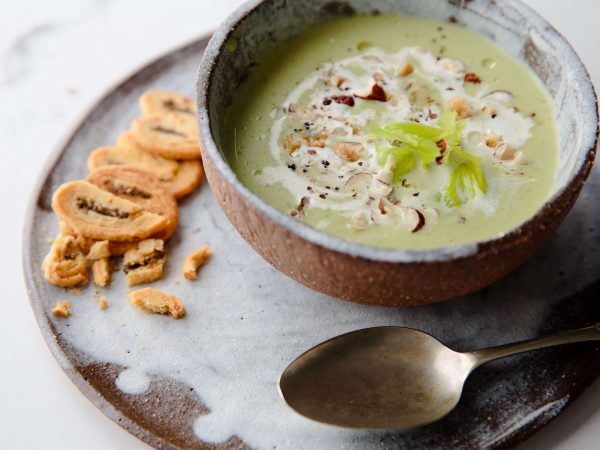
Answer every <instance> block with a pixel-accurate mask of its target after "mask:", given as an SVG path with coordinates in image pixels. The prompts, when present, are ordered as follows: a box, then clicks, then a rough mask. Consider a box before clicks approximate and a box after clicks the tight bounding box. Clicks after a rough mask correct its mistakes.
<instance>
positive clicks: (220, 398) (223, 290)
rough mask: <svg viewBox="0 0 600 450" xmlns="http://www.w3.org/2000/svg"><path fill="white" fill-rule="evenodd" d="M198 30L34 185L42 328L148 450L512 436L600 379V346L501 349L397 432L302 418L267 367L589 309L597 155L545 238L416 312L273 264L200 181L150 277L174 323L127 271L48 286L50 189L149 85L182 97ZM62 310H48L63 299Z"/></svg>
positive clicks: (69, 370)
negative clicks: (135, 298)
mask: <svg viewBox="0 0 600 450" xmlns="http://www.w3.org/2000/svg"><path fill="white" fill-rule="evenodd" d="M206 43H207V39H206V38H204V39H200V40H198V41H197V42H194V43H192V44H190V45H187V46H186V47H183V48H181V49H178V50H176V51H173V52H172V53H170V54H168V55H167V56H164V57H162V58H160V59H159V60H157V61H155V62H154V63H152V64H150V65H148V66H146V67H144V68H143V69H141V70H140V71H139V72H138V73H136V74H135V75H133V76H132V77H131V78H129V79H127V80H126V81H125V82H123V83H122V84H120V85H118V86H117V87H116V88H115V89H113V90H112V91H111V92H109V93H108V94H107V95H106V96H105V97H104V98H103V99H101V100H100V101H99V102H98V103H97V104H96V105H95V107H94V108H93V109H92V110H91V111H90V112H89V114H87V115H86V116H85V117H84V118H83V120H82V122H81V123H80V125H79V126H78V127H77V128H76V129H75V130H74V132H73V133H72V134H71V135H70V136H68V138H67V140H66V141H65V143H64V144H63V145H62V146H61V147H60V149H59V150H58V152H57V154H56V155H55V157H54V158H53V160H52V161H51V162H50V164H49V165H48V169H47V171H46V173H44V174H43V175H42V176H41V180H40V185H39V188H38V190H37V191H36V192H34V193H33V200H32V203H31V208H30V211H29V215H28V217H27V222H26V227H25V238H24V249H23V253H24V270H25V278H26V280H27V285H28V288H29V295H30V298H31V305H32V308H33V311H34V313H35V316H36V318H37V320H38V322H39V325H40V328H41V330H42V333H43V335H44V337H45V339H46V341H47V342H48V345H49V346H50V349H51V350H52V352H53V354H54V356H55V357H56V359H57V360H58V362H59V364H60V365H61V366H62V368H63V369H64V370H65V372H66V374H67V375H68V376H69V377H70V378H71V380H72V381H73V382H74V383H75V384H76V385H77V386H78V387H79V389H80V390H81V391H82V393H83V394H84V395H86V396H87V397H88V398H89V399H90V400H91V401H92V402H93V403H94V404H95V405H96V406H97V407H98V408H100V409H101V410H102V411H103V412H104V413H105V414H106V415H108V416H109V417H110V418H111V419H113V420H114V421H116V422H118V423H119V424H120V425H121V426H123V427H124V428H125V429H127V430H129V431H130V432H131V433H133V434H135V435H136V436H137V437H139V438H140V439H142V440H143V441H145V442H147V443H148V444H150V445H152V446H155V447H158V448H178V447H185V448H246V447H249V448H257V449H272V448H278V449H314V448H357V449H371V448H378V449H379V448H419V449H428V448H430V449H433V448H435V449H475V448H507V447H512V446H514V445H516V444H517V443H519V442H520V441H522V440H523V439H525V438H526V437H527V436H529V435H531V434H532V433H533V432H535V430H537V429H539V428H540V427H541V426H543V425H545V424H546V423H548V422H549V421H550V420H551V419H552V418H553V417H555V416H556V415H557V414H558V413H560V412H561V411H562V410H563V409H564V408H565V407H566V406H567V405H569V404H570V403H571V402H573V401H574V400H575V399H576V398H577V397H578V396H579V395H580V394H581V393H582V392H583V391H584V390H585V389H586V387H588V386H589V385H590V384H591V383H592V382H593V381H594V380H595V378H596V377H597V376H598V373H599V370H600V352H598V351H597V350H598V348H597V344H593V343H588V344H580V345H575V346H570V347H568V348H566V347H563V348H556V349H549V350H544V351H539V352H536V353H531V354H526V355H522V356H519V357H514V358H510V359H506V360H503V361H498V362H496V363H492V364H489V365H487V366H485V367H483V368H481V369H479V370H477V371H476V372H475V373H474V374H473V376H472V377H471V378H470V379H469V381H468V383H467V385H466V388H465V391H464V396H463V398H462V400H461V402H460V404H459V406H458V407H457V408H456V410H454V411H453V412H452V413H451V414H450V415H448V416H447V417H445V418H444V419H443V420H442V421H440V422H438V423H436V424H433V425H429V426H427V427H423V428H420V429H416V430H412V431H406V432H393V431H388V432H367V431H364V432H361V431H350V430H343V429H337V428H332V427H328V426H323V425H319V424H316V423H312V422H310V421H308V420H305V419H304V418H302V417H300V416H297V415H296V414H295V413H294V412H292V411H291V410H289V409H288V408H287V407H286V406H285V405H284V403H283V401H282V400H280V399H279V397H278V393H277V388H276V384H277V379H278V377H279V374H280V373H281V371H282V370H283V369H284V368H285V367H286V365H287V364H288V363H289V362H290V361H292V360H293V359H294V358H295V357H296V356H297V355H298V354H299V353H301V352H302V351H304V350H306V349H308V348H309V347H311V346H312V345H314V344H316V343H318V342H321V341H323V340H325V339H327V338H330V337H333V336H335V335H338V334H341V333H344V332H348V331H351V330H354V329H358V328H364V327H369V326H379V325H401V326H408V327H413V328H418V329H422V330H424V331H426V332H429V333H431V334H433V335H434V336H437V337H438V338H439V339H440V340H441V341H443V342H444V343H446V344H448V345H450V346H451V347H453V348H454V349H457V350H469V349H472V348H476V347H484V346H491V345H497V344H501V343H505V342H510V341H514V340H517V339H525V338H531V337H534V336H538V335H541V334H546V333H551V332H554V331H558V330H564V329H568V328H575V327H581V326H585V325H589V324H591V323H592V322H594V321H596V320H598V319H599V318H600V302H598V298H599V295H600V281H599V275H600V254H599V253H598V250H599V247H600V228H599V227H598V223H597V222H598V218H599V217H600V203H599V202H598V201H597V199H595V198H594V192H598V191H599V189H600V169H599V168H598V167H596V169H594V172H593V174H592V176H591V179H590V181H589V182H588V184H587V186H586V188H585V190H584V192H583V194H582V195H581V197H580V199H579V201H578V203H577V205H576V206H575V208H574V210H573V211H572V212H571V214H570V215H569V217H568V218H567V220H566V221H565V222H564V224H563V225H562V226H561V227H560V229H559V230H558V232H557V233H556V234H555V235H554V237H553V238H552V239H551V240H550V241H549V242H548V243H547V244H546V245H545V246H544V248H543V249H542V250H541V251H540V252H539V253H538V254H537V255H536V256H535V257H534V258H532V259H531V260H529V261H528V262H527V263H526V264H525V265H524V266H522V267H521V268H520V269H519V270H517V271H516V272H514V273H513V274H512V275H510V276H509V277H507V278H506V279H504V280H502V281H501V282H499V283H497V284H495V285H493V286H492V287H490V288H487V289H485V290H483V291H481V292H479V293H477V294H474V295H470V296H468V297H465V298H460V299H457V300H454V301H450V302H446V303H443V304H439V305H432V306H426V307H419V308H414V309H402V308H378V307H369V306H364V305H357V304H351V303H347V302H343V301H339V300H336V299H333V298H328V297H325V296H323V295H321V294H317V293H315V292H312V291H310V290H309V289H307V288H305V287H303V286H301V285H299V284H297V283H296V282H294V281H292V280H291V279H289V278H287V277H285V276H284V275H282V274H280V273H278V272H277V271H276V270H275V269H273V268H272V267H270V266H269V265H268V264H266V263H265V262H264V261H263V260H262V259H260V257H259V256H258V255H257V254H255V253H254V252H253V251H252V250H251V249H250V247H249V246H248V245H246V243H245V242H244V241H243V240H242V239H241V238H240V237H239V236H238V235H237V233H236V232H235V231H234V229H233V228H232V227H231V225H230V224H229V223H228V222H227V220H226V219H225V217H224V216H223V214H222V213H221V211H220V210H219V208H218V206H217V205H216V203H215V202H214V200H213V198H212V196H211V192H210V190H209V187H208V185H207V184H206V183H205V184H203V186H202V187H201V189H199V191H198V192H197V193H196V194H194V195H192V196H191V197H190V198H187V199H186V200H184V201H183V203H182V206H181V210H180V213H181V216H180V222H181V225H180V228H179V230H178V232H177V233H176V234H175V236H174V238H173V239H172V241H171V243H170V244H169V253H168V255H169V256H168V258H169V261H168V267H167V273H166V277H165V279H164V280H161V281H160V282H157V283H156V284H155V286H156V287H158V288H161V289H165V290H167V291H169V292H172V293H174V294H176V295H178V296H179V297H180V298H182V299H183V300H184V302H185V304H186V308H187V310H188V314H187V316H186V317H185V318H184V319H183V320H180V321H173V320H171V319H169V318H167V317H162V316H155V315H146V314H143V313H141V312H140V311H139V310H137V309H135V308H134V307H132V306H131V305H129V303H128V302H127V299H126V294H127V287H126V286H125V282H124V277H123V275H122V274H115V277H114V278H115V279H114V281H113V283H112V284H111V286H110V287H109V288H108V289H105V290H103V291H102V292H101V295H105V296H106V297H107V299H108V302H109V304H110V306H109V308H108V309H107V310H104V311H101V310H100V309H99V308H98V305H97V303H95V302H94V300H93V290H94V288H93V286H88V287H87V288H85V289H83V290H82V292H81V293H80V294H74V293H71V292H68V291H64V290H62V289H59V288H56V287H54V286H51V285H50V284H48V283H47V282H46V281H45V280H44V279H43V277H42V274H41V271H40V264H41V262H42V259H43V257H44V255H45V254H46V253H47V252H48V249H49V244H48V238H51V237H53V236H55V235H56V233H57V229H58V223H57V220H56V218H55V217H54V215H53V213H52V212H51V208H50V198H51V194H52V192H53V190H54V189H55V188H56V187H57V186H58V185H59V184H61V183H62V182H65V181H67V180H72V179H77V178H83V177H85V176H86V170H87V169H86V159H87V155H88V154H89V152H90V151H91V150H92V149H93V148H94V147H96V146H100V145H107V144H111V143H112V142H114V140H115V138H116V136H117V134H118V132H119V131H121V130H124V129H126V128H127V127H128V125H129V123H130V122H131V120H132V119H133V118H134V117H135V116H136V115H137V114H138V106H137V98H138V96H139V95H140V94H141V93H142V92H144V91H145V90H147V89H150V88H168V89H174V90H178V91H181V92H183V93H186V94H188V95H190V96H191V95H193V91H194V79H195V77H196V68H197V67H198V64H199V62H200V59H201V56H202V53H203V50H204V48H205V46H206ZM203 243H209V244H210V245H211V247H212V248H213V250H214V257H213V259H212V260H211V261H210V263H209V264H208V265H207V266H206V267H205V268H204V269H203V271H202V273H201V277H200V279H199V280H198V281H196V282H188V281H187V280H185V279H183V277H182V276H181V273H180V267H181V263H182V260H183V258H184V256H185V254H186V253H187V252H188V251H189V250H191V249H193V248H196V247H197V246H199V245H201V244H203ZM64 298H67V299H69V300H70V301H71V303H72V304H73V316H72V317H70V318H68V319H58V318H55V317H53V316H52V315H51V314H50V313H49V311H50V309H51V307H52V306H53V305H54V303H55V302H56V301H57V300H59V299H64Z"/></svg>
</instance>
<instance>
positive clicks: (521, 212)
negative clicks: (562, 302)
mask: <svg viewBox="0 0 600 450" xmlns="http://www.w3.org/2000/svg"><path fill="white" fill-rule="evenodd" d="M226 121H227V122H226V123H227V130H228V135H227V141H226V145H225V147H226V148H225V151H226V156H227V158H228V160H229V162H230V164H231V167H232V168H233V170H234V171H235V172H236V174H237V176H238V177H239V179H240V180H241V181H242V183H244V184H245V185H246V186H247V187H248V188H249V189H250V190H251V191H253V192H254V193H255V194H256V195H258V196H260V197H261V198H263V199H264V200H265V201H266V202H268V203H270V204H271V205H273V206H274V207H276V208H278V209H280V210H282V211H284V212H286V213H289V214H291V215H292V216H294V217H295V218H296V219H297V220H299V221H303V222H304V223H306V224H309V225H311V226H313V227H315V228H317V229H319V230H322V231H324V232H326V233H329V234H331V235H333V236H336V237H339V238H341V239H345V240H349V241H353V242H358V243H362V244H367V245H373V246H378V247H388V248H407V249H419V248H430V247H438V246H442V245H452V244H462V243H468V242H473V241H479V240H484V239H489V238H492V237H495V236H498V235H501V234H502V233H504V232H507V231H509V230H511V229H513V228H515V227H517V226H518V225H520V224H521V223H523V222H524V221H526V220H527V219H529V218H530V217H531V216H532V215H533V214H534V213H535V212H536V211H537V210H538V209H539V207H540V206H541V205H542V204H543V203H544V202H545V201H546V200H547V199H548V197H549V195H550V193H551V190H552V187H553V183H554V178H555V174H556V170H557V159H558V148H557V146H558V136H557V128H556V124H555V113H554V109H553V105H552V101H551V99H550V97H549V95H548V93H547V92H546V91H545V89H544V87H543V86H542V84H541V83H540V81H539V80H538V79H537V78H536V76H535V75H534V74H533V73H532V72H531V71H530V70H529V69H528V68H527V67H526V66H525V65H524V64H522V63H521V62H520V61H518V60H517V59H515V58H514V57H512V56H511V55H509V54H508V53H507V52H505V51H504V50H503V49H501V48H500V47H498V46H497V45H496V44H494V43H493V42H491V41H489V40H488V39H486V38H484V37H482V36H479V35H477V34H474V33H473V32H471V31H468V30H466V29H465V28H462V27H460V26H457V25H452V24H445V23H444V24H442V23H438V22H434V21H429V20H424V19H417V18H414V17H404V16H392V15H379V16H356V17H351V18H343V19H339V20H334V21H330V22H327V23H324V24H322V25H319V26H316V27H314V28H311V29H310V30H308V31H306V32H304V33H302V34H300V35H299V36H297V37H296V38H294V39H293V40H291V41H289V42H286V43H285V44H284V45H281V46H280V47H279V48H278V49H276V51H274V52H273V53H272V54H270V55H269V56H268V57H267V58H265V59H264V60H263V61H262V63H261V64H260V65H259V66H257V67H256V68H255V69H254V71H253V73H251V74H250V77H249V78H248V80H247V81H246V82H245V83H244V84H243V85H242V86H241V88H240V89H239V91H238V93H237V95H236V98H235V99H234V101H233V104H232V105H231V108H230V109H229V111H228V114H227V117H226Z"/></svg>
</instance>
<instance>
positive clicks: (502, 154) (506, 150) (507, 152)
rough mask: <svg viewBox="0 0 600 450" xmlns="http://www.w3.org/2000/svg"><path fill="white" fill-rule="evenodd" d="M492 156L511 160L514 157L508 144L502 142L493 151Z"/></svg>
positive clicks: (513, 152) (512, 150) (502, 159)
mask: <svg viewBox="0 0 600 450" xmlns="http://www.w3.org/2000/svg"><path fill="white" fill-rule="evenodd" d="M494 157H495V158H497V159H499V160H500V161H512V160H513V159H515V151H514V149H513V148H512V147H511V146H510V145H508V144H507V143H503V144H501V145H500V146H499V147H498V148H497V149H496V151H495V152H494Z"/></svg>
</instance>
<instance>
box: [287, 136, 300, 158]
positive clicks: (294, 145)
mask: <svg viewBox="0 0 600 450" xmlns="http://www.w3.org/2000/svg"><path fill="white" fill-rule="evenodd" d="M300 146H302V142H301V141H300V139H298V138H296V137H294V136H292V135H291V134H290V135H288V136H286V138H285V149H286V150H287V152H288V153H294V152H295V151H296V150H298V149H299V148H300Z"/></svg>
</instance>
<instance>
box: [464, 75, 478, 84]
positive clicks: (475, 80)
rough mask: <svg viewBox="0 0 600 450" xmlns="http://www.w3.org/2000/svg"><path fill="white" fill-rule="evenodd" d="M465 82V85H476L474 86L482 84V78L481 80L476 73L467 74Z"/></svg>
mask: <svg viewBox="0 0 600 450" xmlns="http://www.w3.org/2000/svg"><path fill="white" fill-rule="evenodd" d="M464 80H465V83H474V84H480V83H481V78H479V75H477V74H476V73H473V72H468V73H465V78H464Z"/></svg>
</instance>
